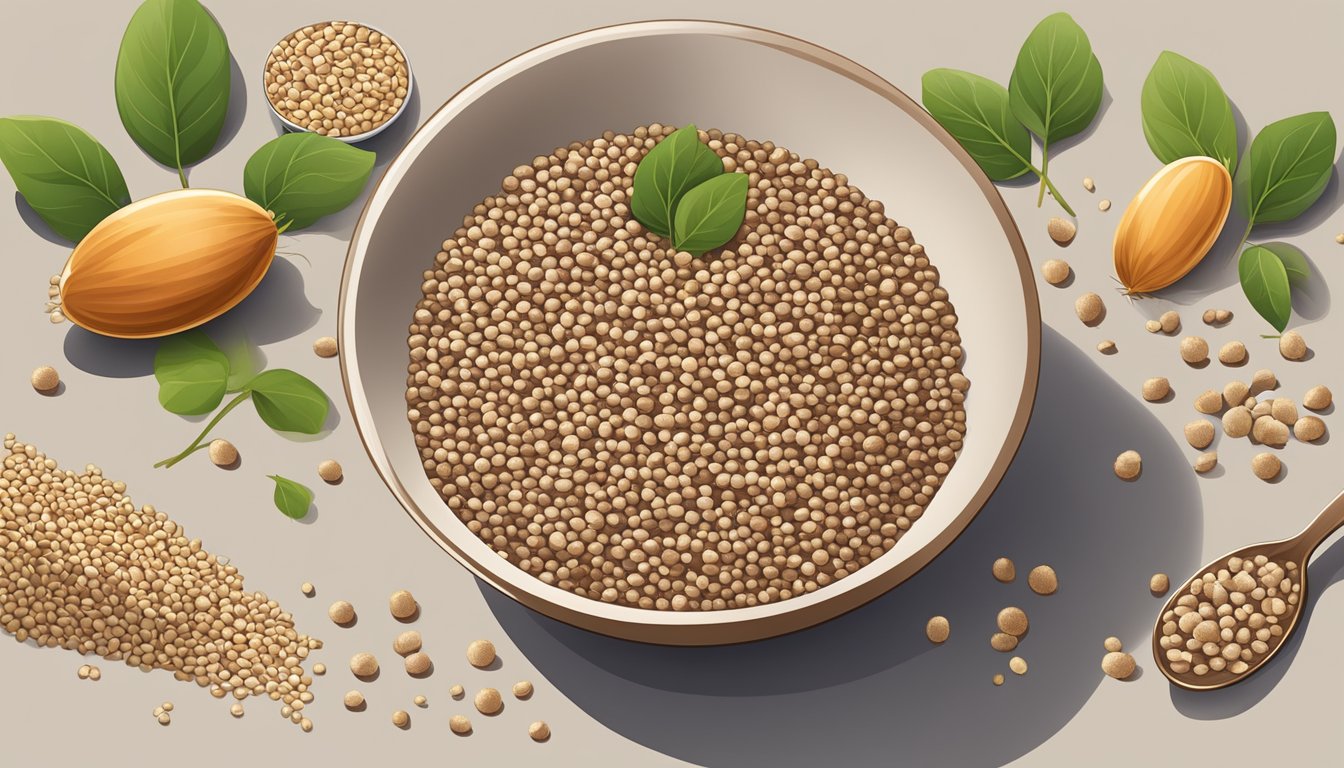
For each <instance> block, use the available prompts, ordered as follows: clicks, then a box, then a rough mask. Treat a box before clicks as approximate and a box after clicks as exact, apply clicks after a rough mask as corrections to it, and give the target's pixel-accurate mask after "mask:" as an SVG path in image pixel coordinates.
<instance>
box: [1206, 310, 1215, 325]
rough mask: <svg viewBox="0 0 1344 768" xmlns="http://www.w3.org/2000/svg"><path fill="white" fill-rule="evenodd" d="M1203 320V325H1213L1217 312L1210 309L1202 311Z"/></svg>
mask: <svg viewBox="0 0 1344 768" xmlns="http://www.w3.org/2000/svg"><path fill="white" fill-rule="evenodd" d="M1203 320H1204V324H1205V325H1213V324H1214V323H1215V322H1217V320H1218V313H1217V311H1215V310H1212V309H1206V310H1204V316H1203Z"/></svg>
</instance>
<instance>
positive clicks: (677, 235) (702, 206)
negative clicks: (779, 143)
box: [672, 173, 747, 256]
mask: <svg viewBox="0 0 1344 768" xmlns="http://www.w3.org/2000/svg"><path fill="white" fill-rule="evenodd" d="M746 215H747V175H746V174H745V173H725V174H722V175H720V176H716V177H715V178H712V179H710V180H709V181H706V182H704V183H703V184H700V185H699V186H697V187H695V188H694V189H692V190H691V191H690V192H687V193H686V195H685V196H684V197H682V199H681V203H680V204H679V205H677V214H676V223H675V224H674V226H673V228H672V231H673V245H674V246H675V247H676V249H677V250H678V251H687V252H689V253H692V254H694V255H697V256H699V255H700V254H703V253H705V252H706V251H710V250H713V249H715V248H718V247H719V246H721V245H723V244H724V243H727V242H728V241H729V240H732V239H733V237H735V236H736V235H737V232H738V230H739V229H741V228H742V221H743V220H744V219H745V218H746Z"/></svg>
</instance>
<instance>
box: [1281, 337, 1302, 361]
mask: <svg viewBox="0 0 1344 768" xmlns="http://www.w3.org/2000/svg"><path fill="white" fill-rule="evenodd" d="M1279 354H1280V355H1283V359H1285V360H1301V359H1302V358H1304V357H1306V356H1307V342H1306V341H1305V340H1303V338H1302V334H1300V333H1298V332H1297V331H1288V332H1287V333H1285V334H1283V335H1282V336H1280V337H1279Z"/></svg>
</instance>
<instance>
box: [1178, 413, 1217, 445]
mask: <svg viewBox="0 0 1344 768" xmlns="http://www.w3.org/2000/svg"><path fill="white" fill-rule="evenodd" d="M1185 440H1186V442H1188V443H1190V447H1191V448H1195V449H1196V450H1203V449H1205V448H1208V447H1209V444H1210V443H1212V442H1213V423H1212V422H1210V421H1209V420H1208V419H1196V420H1195V421H1192V422H1190V423H1189V424H1186V425H1185Z"/></svg>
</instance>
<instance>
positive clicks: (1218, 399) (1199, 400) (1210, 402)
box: [1195, 389, 1223, 415]
mask: <svg viewBox="0 0 1344 768" xmlns="http://www.w3.org/2000/svg"><path fill="white" fill-rule="evenodd" d="M1195 410H1196V411H1199V412H1200V413H1204V414H1209V415H1212V414H1215V413H1218V412H1219V411H1221V410H1223V396H1222V394H1220V393H1218V392H1215V391H1214V390H1212V389H1206V390H1204V391H1203V392H1201V393H1200V395H1199V397H1196V398H1195Z"/></svg>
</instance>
